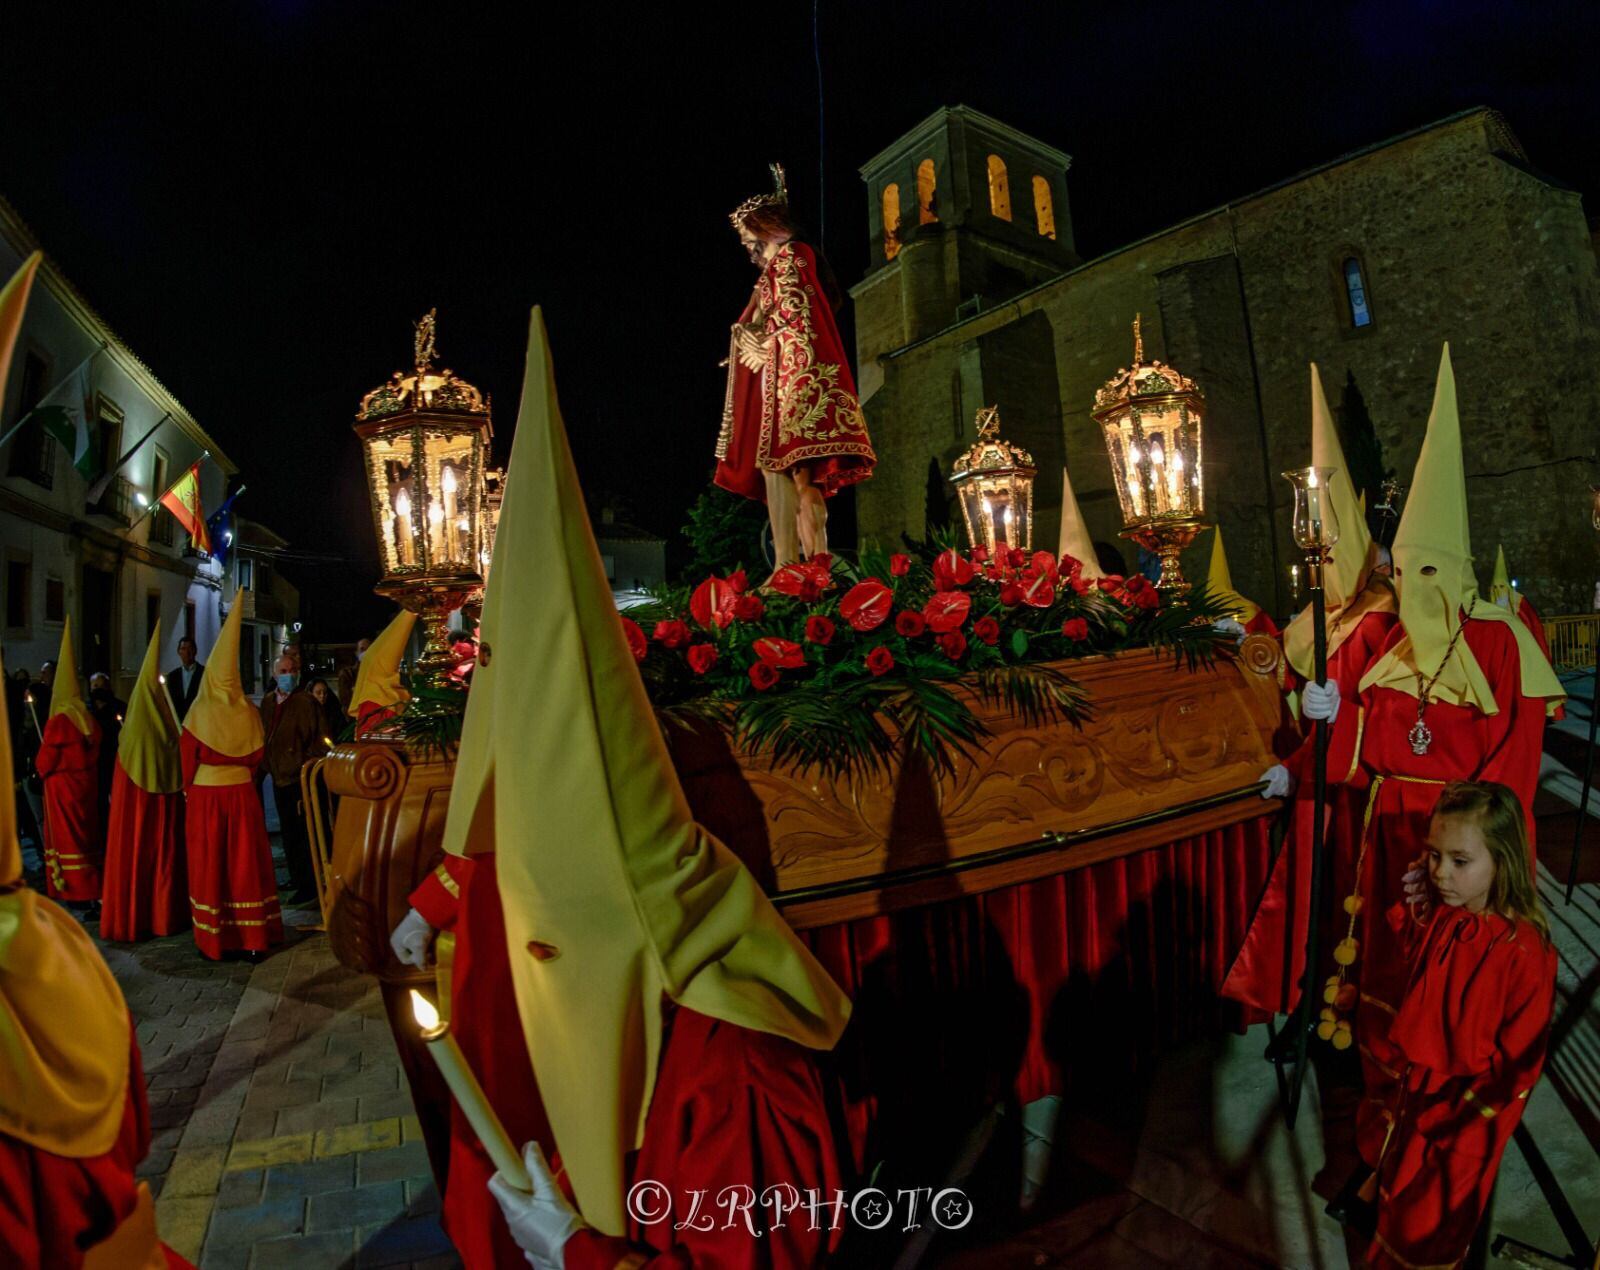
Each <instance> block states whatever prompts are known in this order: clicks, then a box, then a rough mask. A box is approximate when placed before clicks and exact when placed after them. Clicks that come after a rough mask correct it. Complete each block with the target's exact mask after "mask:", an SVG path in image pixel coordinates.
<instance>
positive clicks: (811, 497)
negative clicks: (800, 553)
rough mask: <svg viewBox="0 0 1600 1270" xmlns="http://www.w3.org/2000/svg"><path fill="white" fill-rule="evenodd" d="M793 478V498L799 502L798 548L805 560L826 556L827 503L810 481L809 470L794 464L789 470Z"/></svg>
mask: <svg viewBox="0 0 1600 1270" xmlns="http://www.w3.org/2000/svg"><path fill="white" fill-rule="evenodd" d="M789 475H790V476H792V477H793V478H794V488H795V496H796V498H797V499H798V501H799V504H800V506H799V522H800V523H799V533H800V546H801V549H802V550H804V551H805V553H806V559H808V560H809V559H811V558H812V557H813V556H821V555H826V554H827V552H828V503H827V500H826V499H824V498H823V497H822V491H821V490H820V489H818V488H817V486H816V485H814V484H813V483H812V481H811V469H810V467H808V466H807V465H806V464H804V463H796V464H795V465H794V466H793V467H791V468H790V469H789Z"/></svg>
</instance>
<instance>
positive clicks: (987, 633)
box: [972, 617, 1000, 647]
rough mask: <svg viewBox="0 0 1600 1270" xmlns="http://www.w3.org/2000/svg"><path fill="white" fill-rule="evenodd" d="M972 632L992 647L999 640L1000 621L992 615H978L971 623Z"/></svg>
mask: <svg viewBox="0 0 1600 1270" xmlns="http://www.w3.org/2000/svg"><path fill="white" fill-rule="evenodd" d="M972 633H973V634H974V635H975V636H977V637H978V638H979V639H981V640H982V641H983V642H984V643H985V644H988V645H989V646H990V647H993V646H994V645H995V644H998V643H999V642H1000V623H999V622H997V621H995V620H994V618H992V617H980V618H979V619H978V620H977V621H976V622H974V623H973V624H972Z"/></svg>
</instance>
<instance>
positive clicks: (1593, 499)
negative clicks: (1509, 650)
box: [1566, 485, 1600, 904]
mask: <svg viewBox="0 0 1600 1270" xmlns="http://www.w3.org/2000/svg"><path fill="white" fill-rule="evenodd" d="M1589 523H1590V524H1591V525H1592V526H1593V527H1594V531H1595V533H1597V534H1600V485H1591V486H1590V487H1589ZM1595 607H1596V609H1600V597H1597V602H1596V605H1595ZM1593 674H1594V689H1593V695H1592V696H1591V697H1590V698H1589V744H1588V745H1587V746H1586V747H1584V752H1583V753H1584V758H1583V785H1582V788H1581V792H1580V793H1579V795H1578V815H1577V818H1576V824H1575V826H1574V827H1573V830H1572V862H1571V863H1570V864H1569V865H1567V899H1566V902H1567V903H1568V904H1571V903H1572V892H1573V888H1574V887H1576V886H1577V885H1578V857H1579V855H1580V853H1581V852H1582V849H1583V831H1584V829H1585V828H1586V827H1587V825H1588V823H1589V792H1590V791H1591V790H1592V789H1593V788H1594V738H1595V725H1596V723H1597V722H1600V718H1597V716H1600V632H1597V634H1596V637H1595V642H1594V671H1593Z"/></svg>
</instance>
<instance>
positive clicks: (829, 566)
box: [805, 551, 833, 578]
mask: <svg viewBox="0 0 1600 1270" xmlns="http://www.w3.org/2000/svg"><path fill="white" fill-rule="evenodd" d="M805 567H806V568H808V569H815V570H816V571H817V572H818V573H819V574H820V575H821V576H822V577H824V578H828V577H831V576H832V574H833V557H832V556H831V555H830V554H829V553H827V552H826V551H824V552H823V553H822V554H821V555H816V556H812V557H811V559H809V560H807V561H806V563H805Z"/></svg>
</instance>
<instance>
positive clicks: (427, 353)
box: [412, 308, 439, 375]
mask: <svg viewBox="0 0 1600 1270" xmlns="http://www.w3.org/2000/svg"><path fill="white" fill-rule="evenodd" d="M438 325H439V310H438V309H436V308H434V309H429V310H428V312H427V315H426V316H425V317H423V318H422V319H421V320H420V321H418V322H417V323H416V332H417V333H416V338H415V340H414V341H413V344H412V348H413V349H414V350H415V352H416V366H417V374H419V375H420V374H422V373H423V372H424V371H426V370H427V369H428V368H429V367H430V366H432V365H433V359H434V356H435V353H436V351H437V350H436V349H435V348H434V342H433V341H434V333H435V331H436V330H437V328H438Z"/></svg>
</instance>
